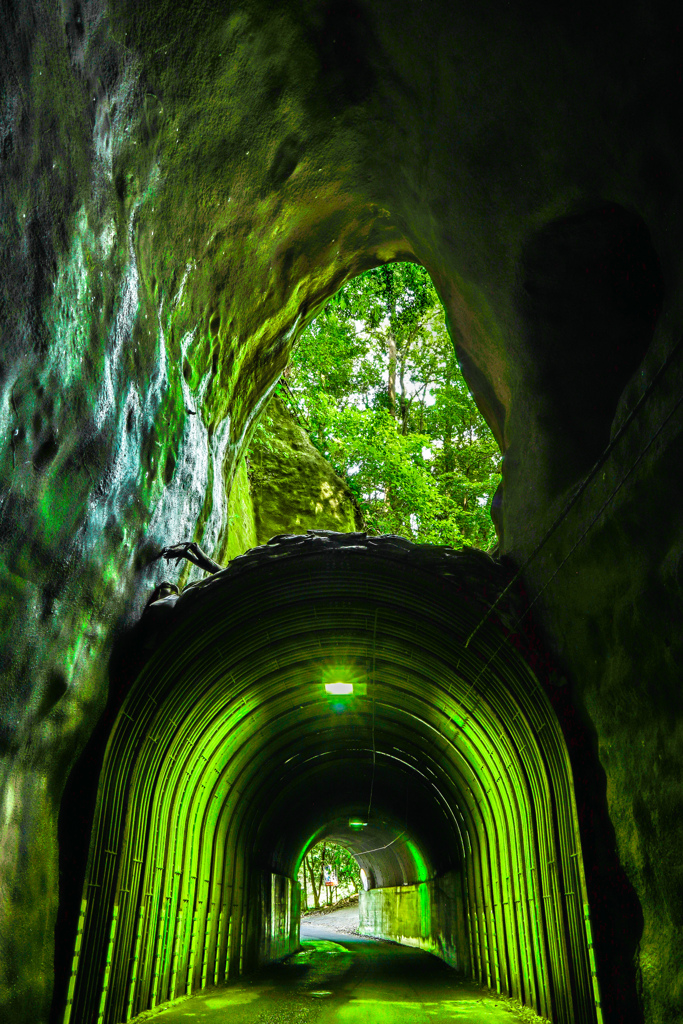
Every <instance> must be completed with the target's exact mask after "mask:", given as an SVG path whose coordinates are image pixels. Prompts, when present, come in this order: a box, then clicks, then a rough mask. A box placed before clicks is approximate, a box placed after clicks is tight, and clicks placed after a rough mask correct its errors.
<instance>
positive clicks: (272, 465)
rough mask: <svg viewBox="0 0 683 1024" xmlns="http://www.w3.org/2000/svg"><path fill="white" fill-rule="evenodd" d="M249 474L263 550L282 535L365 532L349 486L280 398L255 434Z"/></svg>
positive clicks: (269, 405) (269, 407) (258, 537)
mask: <svg viewBox="0 0 683 1024" xmlns="http://www.w3.org/2000/svg"><path fill="white" fill-rule="evenodd" d="M249 471H250V482H251V496H252V501H253V504H254V518H255V526H256V536H257V540H258V543H259V544H265V543H267V541H269V540H270V538H271V537H275V536H277V535H278V534H280V533H305V532H306V530H335V531H337V532H339V533H353V532H354V531H356V530H362V529H363V520H362V516H361V514H360V511H359V510H358V509H357V507H356V505H355V504H354V501H353V495H352V493H351V491H350V490H349V488H348V486H347V485H346V484H345V483H344V481H343V480H342V479H341V478H340V477H339V476H337V474H336V473H335V472H334V470H333V469H332V467H331V466H330V464H329V462H327V461H326V460H325V459H324V458H323V457H322V456H321V454H320V452H318V450H317V449H316V448H314V446H313V445H312V444H311V442H310V440H309V437H308V435H307V434H306V432H305V431H304V430H303V429H302V427H301V426H299V424H298V423H297V422H296V420H295V419H294V417H293V416H292V414H291V413H290V412H289V410H288V409H287V407H286V406H285V405H284V403H283V402H282V400H281V399H280V398H278V397H277V396H275V397H273V398H272V399H271V400H270V403H269V404H268V406H267V408H266V409H265V411H264V414H263V416H262V418H261V420H260V422H259V426H258V428H257V430H256V433H255V434H254V438H253V440H252V444H251V448H250V451H249Z"/></svg>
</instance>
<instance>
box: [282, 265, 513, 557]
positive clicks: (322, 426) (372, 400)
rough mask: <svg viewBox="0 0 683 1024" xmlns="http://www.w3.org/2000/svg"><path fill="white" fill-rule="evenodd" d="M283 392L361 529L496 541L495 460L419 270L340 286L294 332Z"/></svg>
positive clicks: (434, 539) (456, 542)
mask: <svg viewBox="0 0 683 1024" xmlns="http://www.w3.org/2000/svg"><path fill="white" fill-rule="evenodd" d="M280 393H281V394H282V395H283V396H284V397H286V398H288V400H289V402H290V404H291V405H292V407H293V409H294V411H295V412H296V413H297V415H298V417H299V420H300V421H301V422H303V424H304V425H305V426H306V428H307V429H308V432H309V434H310V437H311V440H312V441H313V443H314V444H315V445H316V447H317V448H318V449H319V451H320V452H321V453H322V454H323V455H324V456H325V458H326V459H328V460H329V461H330V462H331V463H332V465H333V467H334V469H335V470H336V471H337V473H339V475H340V476H342V477H344V478H345V479H346V480H347V482H348V483H349V486H350V487H351V490H352V491H353V493H354V495H355V497H356V500H357V502H358V504H359V507H360V509H361V512H362V514H363V518H364V520H365V523H366V526H367V529H368V531H369V532H371V533H376V534H380V533H395V534H399V535H401V536H404V537H407V538H409V539H411V540H417V541H420V542H427V543H433V544H449V545H452V546H460V545H462V544H464V543H467V544H471V545H475V546H478V547H482V548H490V547H492V546H493V545H494V544H495V532H494V530H493V525H492V523H491V517H490V507H491V499H492V497H493V494H494V492H495V490H496V487H497V485H498V482H499V480H500V453H499V450H498V447H497V444H496V441H495V439H494V437H493V435H492V434H491V431H490V430H489V428H488V426H487V424H486V423H485V421H484V419H483V418H482V416H481V414H480V413H479V411H478V409H477V407H476V405H475V404H474V400H473V399H472V396H471V395H470V393H469V391H468V389H467V385H466V384H465V381H464V380H463V377H462V373H461V371H460V367H459V365H458V362H457V359H456V356H455V351H454V347H453V343H452V341H451V339H450V337H449V334H448V330H447V327H446V321H445V314H444V310H443V307H442V306H441V303H440V302H439V300H438V297H437V294H436V291H435V289H434V286H433V284H432V282H431V280H430V278H429V275H428V274H427V272H426V270H425V269H424V268H423V267H419V266H416V265H415V264H412V263H391V264H386V265H384V266H382V267H378V268H376V269H375V270H371V271H368V272H367V273H365V274H362V275H361V276H360V277H357V278H355V279H354V280H353V281H351V282H350V283H349V284H347V285H346V286H345V287H344V288H343V289H341V291H339V292H338V293H337V294H336V295H335V296H334V297H333V298H332V299H331V300H330V301H329V302H328V304H327V306H326V307H325V309H324V310H323V312H322V313H321V314H320V315H319V316H318V317H317V319H316V320H315V321H314V322H313V323H312V324H311V325H310V327H309V328H308V329H307V330H306V331H305V332H303V333H302V335H301V337H300V339H299V342H298V345H297V347H296V349H295V351H294V353H293V355H292V359H291V362H290V364H289V366H288V367H287V370H286V371H285V375H284V380H283V384H282V385H281V387H280Z"/></svg>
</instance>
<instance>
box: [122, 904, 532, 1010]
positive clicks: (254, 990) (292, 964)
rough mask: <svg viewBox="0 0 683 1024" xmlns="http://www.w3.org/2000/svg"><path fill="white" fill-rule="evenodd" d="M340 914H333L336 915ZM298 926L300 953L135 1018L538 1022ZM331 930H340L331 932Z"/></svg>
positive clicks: (416, 957)
mask: <svg viewBox="0 0 683 1024" xmlns="http://www.w3.org/2000/svg"><path fill="white" fill-rule="evenodd" d="M343 913H344V912H343V911H342V912H340V914H343ZM347 918H348V913H347V914H346V917H344V918H343V919H341V918H340V920H339V921H338V922H336V921H335V918H334V915H332V914H329V915H326V916H324V917H319V918H316V919H315V920H314V921H311V920H310V919H309V921H307V922H306V921H302V947H303V948H302V951H301V952H300V953H297V954H295V955H294V956H291V957H289V958H288V959H287V960H284V961H281V962H280V963H277V964H272V965H271V966H269V967H268V968H266V969H265V970H263V971H262V972H261V973H260V974H258V975H255V976H253V977H251V978H249V979H240V980H239V981H238V982H235V983H233V984H230V985H226V986H225V987H223V988H219V989H212V990H210V991H209V992H207V993H204V994H202V995H198V996H191V997H190V998H188V999H185V1000H183V1001H182V1002H179V1003H177V1004H176V1005H175V1006H173V1007H171V1008H170V1009H167V1010H162V1011H156V1012H154V1013H147V1014H142V1015H141V1016H140V1017H136V1018H135V1020H136V1022H140V1024H141V1022H142V1021H149V1022H150V1024H522V1022H524V1024H530V1022H531V1021H536V1022H538V1021H539V1020H540V1018H538V1017H535V1016H534V1015H532V1014H530V1013H529V1011H520V1010H519V1009H518V1008H515V1006H514V1005H513V1004H512V1003H511V1002H510V1001H505V1000H504V999H501V998H500V997H498V998H496V997H495V996H494V995H492V994H491V993H489V992H487V991H486V990H485V989H480V988H477V986H475V985H472V984H470V983H467V982H462V981H460V980H459V979H458V977H457V975H456V974H455V973H454V972H453V971H452V970H451V969H450V968H449V967H447V966H446V965H445V964H444V963H443V962H442V961H441V960H439V959H437V957H435V956H431V955H430V954H429V953H424V952H422V951H421V950H417V949H410V948H408V947H406V946H399V945H396V944H395V943H390V942H382V941H380V940H378V939H368V938H365V937H361V936H356V935H353V934H349V931H346V929H349V930H350V927H352V926H353V923H352V921H351V924H350V923H349V921H350V919H349V920H347ZM335 924H339V925H340V926H344V927H345V931H344V932H342V931H338V930H337V929H336V927H335Z"/></svg>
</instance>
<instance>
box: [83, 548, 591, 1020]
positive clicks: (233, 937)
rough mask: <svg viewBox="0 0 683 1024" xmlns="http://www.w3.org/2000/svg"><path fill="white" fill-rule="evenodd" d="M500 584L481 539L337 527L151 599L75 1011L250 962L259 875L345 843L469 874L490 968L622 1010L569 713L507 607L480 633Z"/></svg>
mask: <svg viewBox="0 0 683 1024" xmlns="http://www.w3.org/2000/svg"><path fill="white" fill-rule="evenodd" d="M500 586H501V569H500V567H499V566H496V564H495V563H494V562H493V561H492V560H491V559H489V558H488V557H487V556H485V555H483V554H482V553H480V552H469V553H468V552H452V551H450V550H449V549H438V548H429V547H426V546H425V547H417V546H413V545H411V544H408V542H404V541H401V540H399V539H398V538H377V539H366V538H365V537H363V536H356V535H316V536H309V537H308V538H284V539H283V538H279V539H275V541H274V542H271V544H269V545H267V546H266V547H264V548H261V549H256V551H255V552H251V553H249V554H248V555H247V556H244V557H243V558H240V559H236V560H235V562H233V563H232V565H231V566H230V567H229V568H228V569H227V570H225V571H224V572H222V573H219V574H217V575H215V576H213V577H211V578H209V579H207V580H206V581H204V583H202V584H200V585H196V586H194V587H193V588H191V589H188V590H186V591H185V593H184V594H183V595H182V596H181V597H180V598H179V599H177V600H176V599H174V598H172V599H169V600H167V601H165V602H162V603H157V604H156V605H154V606H152V608H151V609H150V611H149V613H148V615H147V619H146V624H145V626H144V634H145V635H144V643H145V644H146V645H147V647H148V649H149V651H150V657H149V660H148V662H147V664H146V665H145V666H144V668H143V669H142V671H141V672H140V673H139V675H138V676H137V678H136V679H135V681H134V682H133V684H132V685H131V688H130V690H129V692H128V695H127V697H126V699H125V700H124V703H123V705H122V707H121V710H120V713H119V715H118V719H117V721H116V724H115V726H114V729H113V731H112V733H111V737H110V740H109V746H108V749H107V753H106V757H105V762H104V768H103V772H102V778H101V781H100V791H99V798H98V807H97V813H96V819H95V828H94V832H93V838H92V846H91V854H90V862H89V866H88V872H87V878H86V884H85V889H84V903H83V905H82V910H83V914H82V922H81V929H82V940H79V943H80V945H79V944H77V946H78V952H77V956H76V958H75V961H74V977H73V983H72V987H71V992H72V996H73V1001H72V1002H70V1004H69V1009H70V1010H71V1012H72V1016H71V1020H72V1021H74V1020H77V1021H85V1020H89V1019H90V1016H91V1015H92V1013H93V1012H94V1008H95V1007H97V1008H98V1013H99V1014H100V1015H99V1016H97V1015H96V1016H97V1019H98V1020H100V1019H101V1020H102V1021H104V1022H112V1024H113V1022H118V1021H120V1020H127V1019H129V1017H130V1016H131V1015H132V1014H134V1013H136V1012H139V1011H140V1010H142V1009H145V1008H146V1007H148V1006H153V1005H156V1004H157V1003H159V1002H163V1001H165V1000H167V999H170V998H173V997H174V996H175V995H177V994H180V993H181V992H185V991H191V990H193V989H195V988H200V987H203V986H204V985H206V984H211V983H213V982H214V981H221V980H223V978H224V977H225V976H226V974H230V973H233V972H237V971H241V970H243V969H246V968H247V967H248V966H249V964H250V961H251V960H252V959H253V956H252V952H250V950H252V945H253V942H252V938H253V936H252V932H253V931H254V928H255V927H256V925H255V923H254V920H253V915H254V913H255V911H254V906H255V902H254V901H255V900H256V895H255V893H256V890H255V888H254V885H255V882H254V878H255V875H254V872H257V871H262V870H264V869H265V870H267V871H271V872H276V873H278V874H280V875H284V876H288V877H290V878H295V877H296V872H297V870H298V867H299V864H300V862H301V859H302V857H303V855H304V853H305V851H306V849H307V848H309V847H310V846H311V845H312V844H313V843H314V842H316V841H318V840H319V839H320V838H322V837H329V838H331V839H334V840H335V841H338V842H343V843H344V844H345V845H347V846H348V847H349V848H351V849H352V850H354V851H355V852H356V853H357V854H358V859H359V862H360V863H361V864H362V865H363V866H364V868H365V870H366V872H367V874H368V877H369V878H370V881H371V885H373V886H382V885H400V884H403V883H406V882H419V881H423V880H425V879H426V878H432V877H435V876H437V875H440V874H443V873H444V872H445V871H448V870H455V869H457V870H460V871H462V873H463V876H464V878H465V887H466V892H467V902H468V906H467V918H468V924H467V927H468V933H469V943H470V949H469V958H470V961H471V963H472V965H473V971H474V973H475V975H476V976H477V977H478V978H479V979H480V980H481V981H482V982H484V983H486V984H489V985H491V986H493V987H494V988H498V989H499V990H502V991H506V992H509V993H510V994H513V995H515V996H516V997H518V998H519V999H520V1000H522V1001H523V1002H526V1003H528V1004H530V1005H532V1006H535V1007H536V1008H537V1010H538V1011H539V1012H541V1013H542V1014H543V1015H545V1016H550V1017H552V1019H553V1020H555V1021H558V1022H563V1024H577V1022H594V1021H596V1020H599V1009H598V1008H596V1002H595V994H596V992H595V989H594V985H593V980H592V977H591V973H592V972H591V963H590V955H589V947H590V936H589V931H587V929H588V924H587V922H588V903H587V897H586V887H585V880H584V876H583V867H582V858H581V850H580V845H579V834H578V827H577V819H576V808H575V804H574V796H573V788H572V780H571V770H570V766H569V761H568V757H567V751H566V747H565V744H564V740H563V738H562V734H561V731H560V728H559V726H558V723H557V720H556V718H555V715H554V713H553V711H552V708H551V706H550V704H549V702H548V700H547V698H546V696H545V694H544V691H543V689H542V687H541V686H540V684H539V682H538V680H537V679H536V678H535V677H534V676H533V674H532V673H531V671H530V670H529V668H528V666H527V664H526V663H525V661H524V660H523V659H522V658H521V657H520V656H519V654H518V653H517V652H516V651H515V649H514V647H513V646H512V645H511V644H509V643H508V642H507V640H506V634H505V631H504V629H503V628H501V622H500V620H499V619H498V618H496V617H492V618H491V619H490V620H489V621H487V622H485V623H484V624H483V625H482V626H481V628H480V629H479V630H478V631H477V632H476V633H475V635H474V636H473V637H472V639H471V642H470V643H469V645H467V646H466V640H467V638H468V637H469V636H470V635H471V633H472V631H473V630H474V629H475V626H477V624H478V623H479V622H480V621H481V619H482V616H483V615H484V613H485V611H486V609H487V607H488V601H490V600H492V599H493V597H494V596H495V594H496V593H497V592H498V590H499V589H500ZM504 607H506V606H504ZM507 611H508V612H509V607H508V608H507ZM513 617H514V616H513ZM335 679H343V680H346V681H351V682H353V684H354V692H353V694H352V695H348V696H346V697H340V696H333V695H330V694H328V693H327V692H326V691H325V686H324V684H325V682H326V681H330V680H335ZM357 817H359V818H360V819H361V820H364V821H367V827H366V828H363V829H360V830H355V829H354V828H352V827H350V826H349V820H350V819H352V818H357ZM250 915H251V917H250ZM250 936H252V937H250ZM250 943H252V945H250Z"/></svg>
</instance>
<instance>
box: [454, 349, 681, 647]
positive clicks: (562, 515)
mask: <svg viewBox="0 0 683 1024" xmlns="http://www.w3.org/2000/svg"><path fill="white" fill-rule="evenodd" d="M681 347H683V338H681V339H680V340H679V341H678V343H677V344H676V345H675V346H674V347H673V349H672V350H671V352H670V353H669V355H668V356H667V358H666V359H665V360H664V362H663V363H662V365H661V366H660V368H659V370H658V371H657V373H656V374H655V375H654V377H653V378H652V380H651V381H650V383H649V384H648V386H647V388H646V389H645V391H643V393H642V395H641V396H640V398H639V399H638V401H637V402H636V404H635V405H634V406H633V409H632V410H631V412H630V413H629V415H628V416H627V417H626V419H625V420H624V422H623V423H622V425H621V426H620V427H619V430H618V431H617V432H616V434H615V435H614V437H613V438H612V440H611V441H610V443H609V444H608V445H607V447H606V448H605V449H604V451H603V452H602V454H601V455H600V457H599V458H598V460H597V462H596V463H595V464H594V465H593V467H592V469H591V470H590V471H589V473H588V475H587V476H586V477H584V479H583V481H582V482H581V483H580V484H579V486H578V487H577V489H576V491H575V492H574V494H573V495H572V497H571V498H570V499H569V501H568V502H567V504H566V505H565V507H564V509H563V510H562V512H561V513H560V514H559V516H558V517H557V519H555V521H554V522H553V523H552V524H551V526H550V527H549V528H548V530H547V531H546V533H545V534H544V536H543V537H542V539H541V540H540V542H539V543H538V544H537V545H536V547H535V548H534V550H533V551H532V552H531V554H530V555H529V556H528V557H527V558H526V559H525V560H524V562H523V563H522V565H521V566H520V567H519V569H518V570H517V572H516V573H515V574H514V576H513V577H512V579H511V580H510V581H509V583H508V584H507V585H506V586H505V587H504V588H503V590H502V591H501V592H500V594H499V595H498V597H497V598H496V600H495V601H494V602H493V604H492V605H491V607H490V608H488V610H487V611H486V612H485V614H484V615H483V616H482V618H481V619H480V621H479V622H478V623H477V625H476V626H475V627H474V629H473V630H472V632H471V633H470V635H469V636H468V637H467V640H466V641H465V647H466V648H467V647H469V645H470V641H471V640H472V639H473V637H474V636H475V635H476V634H477V633H478V632H479V630H480V629H481V627H482V626H483V625H484V623H485V622H486V620H487V619H488V618H489V616H490V615H491V613H492V612H493V611H495V609H496V608H497V607H498V605H499V604H500V602H501V601H502V600H503V598H504V597H505V595H506V594H507V592H508V591H509V590H510V588H511V587H513V586H514V584H515V583H516V582H517V580H518V579H519V578H520V576H521V575H522V573H523V572H524V571H525V570H526V569H527V568H528V566H529V565H530V564H531V563H532V562H533V560H534V559H535V558H536V557H537V555H538V554H539V553H540V552H541V550H542V549H543V548H544V547H545V545H546V543H547V542H548V540H549V539H550V537H551V536H552V535H553V533H554V532H555V530H556V529H557V528H558V526H559V525H560V524H561V523H562V522H564V520H565V519H566V518H567V516H568V515H569V513H570V511H571V510H572V509H573V507H574V505H576V503H577V501H578V500H579V498H580V497H581V495H582V494H583V493H584V491H585V490H586V488H587V487H588V485H589V483H590V482H591V481H592V480H593V478H594V477H595V475H596V474H597V473H598V471H599V470H600V469H601V468H602V466H603V465H604V464H605V462H606V461H607V459H608V458H609V456H610V455H611V454H612V452H613V451H614V449H615V447H616V446H617V444H618V443H619V441H620V440H621V438H622V437H623V436H624V433H625V432H626V430H627V429H628V428H629V427H630V425H631V423H632V422H633V420H634V419H635V417H636V416H637V414H638V413H639V412H640V410H641V408H642V407H643V404H644V403H645V401H646V399H647V398H648V397H649V395H650V393H651V392H652V389H653V388H654V386H655V384H657V383H658V382H659V380H660V379H661V377H662V376H663V374H664V373H665V372H666V371H667V370H668V368H669V366H670V365H671V363H672V362H673V360H674V358H675V356H676V355H677V354H678V352H679V351H680V349H681ZM676 408H678V406H675V407H674V412H675V410H676ZM666 422H667V421H665V423H666ZM656 436H657V435H656V434H655V437H656ZM653 440H654V437H653ZM650 443H651V442H650ZM648 448H649V444H648ZM645 451H647V448H646V449H644V451H643V452H642V454H643V455H644V454H645ZM641 457H642V455H641ZM637 461H640V457H639V459H638V460H637ZM637 461H636V462H635V463H634V467H635V466H636V465H637ZM627 475H628V474H627ZM624 479H626V477H624ZM622 483H623V481H622ZM619 487H621V484H620V485H619ZM619 487H618V488H617V490H618V489H619ZM614 494H616V491H615V492H614ZM584 536H585V534H584ZM573 550H574V549H573V548H572V551H573ZM570 554H571V552H570ZM565 561H566V559H565ZM561 564H562V565H564V562H562V563H561ZM558 568H559V566H558ZM554 575H555V574H553V576H554ZM552 578H553V577H551V579H552ZM548 582H550V580H549V581H548ZM546 585H547V584H546ZM543 590H545V586H544V587H543ZM542 592H543V591H541V593H542ZM520 621H521V620H520Z"/></svg>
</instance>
